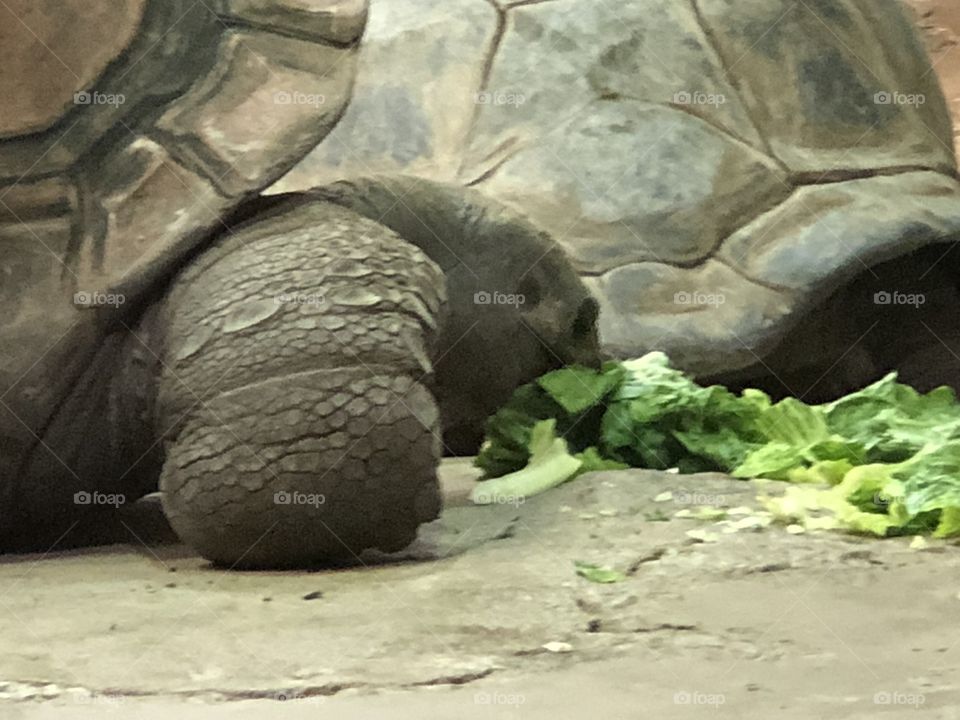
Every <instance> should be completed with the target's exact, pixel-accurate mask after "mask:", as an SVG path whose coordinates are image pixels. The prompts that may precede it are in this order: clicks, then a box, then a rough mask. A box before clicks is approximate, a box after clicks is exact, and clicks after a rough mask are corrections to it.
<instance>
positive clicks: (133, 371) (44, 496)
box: [0, 308, 162, 550]
mask: <svg viewBox="0 0 960 720" xmlns="http://www.w3.org/2000/svg"><path fill="white" fill-rule="evenodd" d="M154 318H155V311H154V309H153V308H150V309H148V310H147V312H146V313H144V315H143V316H142V317H140V318H139V321H138V322H137V324H136V325H133V324H131V323H127V322H120V323H118V324H117V325H116V326H115V327H114V328H112V329H111V330H110V332H108V333H107V334H106V335H105V336H104V337H103V339H102V341H101V342H100V344H99V346H98V347H97V349H96V350H95V352H94V353H93V354H92V357H91V358H90V361H89V362H88V363H87V365H86V367H85V369H84V370H83V371H82V372H81V374H80V375H79V377H78V379H77V380H76V382H74V383H73V384H72V385H71V386H70V389H69V391H68V393H67V394H66V396H64V397H63V398H62V399H61V401H60V403H59V404H58V406H57V407H56V409H55V410H54V412H53V415H52V416H51V418H50V420H49V422H48V423H47V425H46V427H42V428H36V429H32V432H33V433H35V434H36V435H37V436H38V440H37V441H36V442H35V443H34V444H33V446H32V448H30V449H29V450H28V451H27V454H26V455H25V457H23V458H22V459H20V460H19V462H17V463H16V465H17V467H18V468H19V469H18V470H17V471H16V472H15V477H14V478H13V479H12V482H11V483H10V492H8V493H7V494H6V495H5V497H4V507H3V508H0V514H2V515H3V517H2V528H3V529H2V531H0V532H2V533H3V534H2V535H0V550H9V549H14V550H36V549H43V550H46V549H47V548H48V547H49V545H50V544H51V543H53V542H57V541H58V540H59V545H58V547H69V546H71V545H86V544H90V543H91V542H96V541H98V540H99V539H100V536H99V535H98V534H97V533H98V531H99V529H100V528H102V527H103V526H104V523H103V522H102V521H100V520H97V521H91V522H86V521H85V520H86V519H87V518H93V517H100V516H101V515H102V514H103V513H105V512H114V511H115V508H116V506H115V505H107V504H105V503H100V504H98V502H96V501H91V502H89V503H85V502H84V501H83V498H82V497H81V498H79V499H78V497H77V493H88V494H91V495H92V494H94V493H100V494H101V495H102V496H107V495H112V496H118V499H119V500H122V502H121V503H120V504H121V505H123V504H128V503H130V502H133V501H134V500H136V499H138V498H139V497H142V496H143V495H145V494H147V493H149V492H152V491H153V490H155V489H156V487H157V480H158V477H159V469H160V458H161V452H162V448H160V447H159V446H158V445H156V444H155V443H154V438H155V437H158V436H157V435H156V433H155V429H154V421H153V408H154V403H155V398H156V384H157V377H158V372H159V360H158V357H159V355H160V348H159V339H158V334H157V332H156V322H155V319H154ZM121 496H122V497H121ZM64 533H66V535H65V536H63V537H62V538H61V536H62V535H64Z"/></svg>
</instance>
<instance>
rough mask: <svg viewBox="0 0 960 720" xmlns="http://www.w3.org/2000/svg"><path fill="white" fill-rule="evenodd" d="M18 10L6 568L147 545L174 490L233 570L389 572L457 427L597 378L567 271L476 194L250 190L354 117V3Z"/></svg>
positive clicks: (186, 522) (8, 43) (357, 3)
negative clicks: (78, 549) (571, 377)
mask: <svg viewBox="0 0 960 720" xmlns="http://www.w3.org/2000/svg"><path fill="white" fill-rule="evenodd" d="M5 10H6V11H7V12H9V13H11V14H12V15H13V16H14V18H16V20H17V22H10V23H7V24H5V25H3V28H2V29H0V48H2V50H0V57H2V59H3V62H4V68H5V72H4V74H3V75H2V76H0V92H2V93H3V96H4V98H5V102H4V105H3V108H2V109H0V296H2V298H3V301H4V305H3V307H4V316H3V319H2V321H0V551H8V552H9V551H26V550H49V549H52V548H59V547H65V546H70V545H81V544H88V543H93V542H103V541H106V540H116V539H117V537H118V536H117V534H116V533H117V531H119V532H120V537H124V539H126V540H127V541H133V540H134V538H133V537H132V536H131V534H130V532H125V530H124V528H122V527H120V525H122V524H123V522H124V520H123V516H122V514H120V513H118V512H117V510H118V508H123V507H125V506H129V505H130V504H131V503H133V502H134V501H135V500H137V499H138V498H141V497H143V496H145V495H147V494H149V493H152V492H154V491H157V490H158V489H159V491H160V492H161V493H162V503H163V509H164V511H165V513H166V515H167V517H168V518H169V520H170V523H171V525H172V527H173V529H174V530H175V531H176V532H177V534H178V535H179V536H180V537H181V538H182V539H183V540H184V541H186V542H187V543H188V544H190V545H191V546H192V547H194V548H195V549H196V550H197V551H199V552H200V553H201V554H203V555H204V556H205V557H207V558H209V559H210V560H212V561H214V562H215V563H218V564H221V565H226V566H229V567H252V568H256V567H295V566H307V565H314V564H317V563H323V562H334V561H341V560H344V559H346V560H353V559H355V558H356V557H358V556H359V554H360V553H361V552H362V551H364V550H365V549H367V548H375V549H379V550H384V551H393V550H397V549H400V548H402V547H404V546H406V545H407V544H409V543H410V542H411V541H412V540H413V538H414V537H415V535H416V532H417V528H418V526H419V525H420V524H421V523H423V522H425V521H428V520H431V519H433V518H434V517H436V516H437V514H438V512H439V510H440V495H439V489H438V482H437V474H436V470H437V463H438V460H439V455H440V452H441V450H442V447H443V436H442V435H441V426H440V423H441V422H442V423H443V426H442V427H443V430H444V431H446V432H447V444H448V447H450V449H451V450H454V449H456V447H458V446H464V445H470V444H473V445H475V444H476V443H477V442H478V439H479V435H480V433H481V423H482V420H483V418H484V417H485V416H486V415H487V414H489V413H490V412H492V411H493V410H494V409H495V408H496V406H497V405H498V404H499V403H500V402H502V401H503V400H505V399H506V398H507V397H508V396H509V394H510V393H511V392H512V391H513V389H515V387H516V386H518V385H519V384H521V383H523V382H526V381H528V380H530V379H532V378H534V377H536V376H537V375H539V374H541V373H543V372H545V371H546V370H549V369H550V368H553V367H558V366H560V365H562V364H565V363H570V362H583V363H595V362H596V361H597V357H598V345H597V334H596V318H597V312H598V306H597V303H596V301H595V300H593V299H592V298H591V297H590V295H589V293H588V291H587V290H586V288H585V286H584V284H583V282H582V281H581V280H580V278H579V277H578V276H577V275H576V273H575V272H574V270H573V269H572V267H571V266H570V265H569V262H568V260H567V259H566V257H565V256H564V255H563V253H562V251H561V250H560V249H559V247H558V246H557V244H556V243H555V242H554V241H553V240H552V239H551V238H550V237H549V235H548V234H547V233H545V232H544V231H543V230H541V229H540V228H538V227H536V226H534V225H533V224H531V223H530V222H528V221H527V220H526V219H525V218H524V217H523V216H522V215H521V214H519V213H517V212H516V211H514V210H511V209H509V208H507V207H505V206H503V205H501V204H499V203H497V202H496V201H493V200H491V199H489V198H487V197H485V196H483V195H482V194H481V193H479V192H478V191H475V190H471V189H465V188H463V187H461V186H457V185H444V184H440V183H436V182H432V181H429V180H425V179H420V178H414V177H404V176H395V177H371V178H367V179H365V180H363V181H362V183H361V182H359V181H358V182H355V183H353V184H351V185H349V186H340V187H331V188H326V189H322V188H321V189H318V190H316V191H315V192H312V193H292V194H287V195H283V196H280V197H262V196H261V195H260V192H261V191H262V190H263V189H264V188H265V187H268V186H270V185H271V184H272V183H274V182H275V181H276V180H277V179H278V178H279V177H281V176H282V175H283V174H284V173H285V172H286V171H288V170H289V169H290V168H291V167H292V166H293V165H294V164H295V163H296V162H297V161H298V160H299V159H301V158H302V157H303V156H304V155H305V154H306V153H307V152H309V150H310V149H311V148H312V147H314V146H315V145H316V144H317V143H318V142H320V141H321V140H322V139H323V138H324V137H325V136H326V135H327V134H328V133H329V132H330V130H331V129H332V128H333V127H335V126H336V124H337V122H338V121H339V120H340V118H341V117H342V115H343V113H344V110H345V108H346V107H347V105H348V103H349V101H350V98H351V92H352V87H353V82H354V75H355V69H356V64H357V57H358V50H357V48H358V43H359V38H360V37H361V35H362V32H363V29H364V27H365V22H366V16H367V6H366V0H311V1H310V2H302V0H276V1H275V2H270V3H262V2H254V1H252V0H216V2H207V3H194V2H188V1H187V0H182V1H181V0H82V1H81V0H60V1H58V2H56V3H54V2H52V0H45V1H43V2H39V3H37V2H28V0H10V2H8V3H7V5H6V8H5ZM365 195H368V196H369V197H370V198H371V203H372V204H371V206H370V207H371V208H374V207H377V208H379V207H381V206H384V205H385V204H387V198H389V205H392V206H395V207H394V208H393V209H392V210H391V211H390V212H386V211H385V212H376V213H373V212H371V211H370V210H369V209H368V211H366V212H364V210H363V209H362V208H361V207H360V206H361V205H362V200H363V197H364V196H365ZM347 197H349V198H350V202H347V201H346V200H345V198H347ZM351 203H352V204H354V205H357V206H358V209H359V211H357V210H353V209H351V208H350V207H349V205H350V204H351ZM386 210H390V208H389V207H387V208H386ZM398 233H399V234H398ZM128 530H129V528H128Z"/></svg>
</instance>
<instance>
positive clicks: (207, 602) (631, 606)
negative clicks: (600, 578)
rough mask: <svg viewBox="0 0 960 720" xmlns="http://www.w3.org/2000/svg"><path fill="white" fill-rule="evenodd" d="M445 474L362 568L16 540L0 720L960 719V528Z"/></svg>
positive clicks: (453, 470) (622, 485) (601, 483)
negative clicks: (884, 529) (872, 525)
mask: <svg viewBox="0 0 960 720" xmlns="http://www.w3.org/2000/svg"><path fill="white" fill-rule="evenodd" d="M443 474H444V479H445V488H446V495H447V498H448V505H449V506H450V507H448V509H447V510H446V511H445V513H444V516H443V518H442V519H441V520H440V521H438V522H436V523H433V524H432V525H431V526H428V527H427V528H425V529H424V531H423V532H422V536H421V539H420V540H419V541H418V543H417V544H416V545H415V546H414V547H413V548H411V549H409V550H408V551H406V552H405V553H403V554H401V555H400V556H396V557H392V558H369V559H367V560H366V561H365V564H364V565H359V566H357V567H353V568H341V569H337V570H330V571H325V572H313V573H239V572H232V573H226V572H222V571H219V570H215V569H213V568H211V567H210V566H209V565H208V564H207V563H205V562H204V561H203V560H201V559H199V558H197V557H195V556H193V555H192V554H191V553H190V552H189V551H187V550H185V549H183V548H182V547H178V546H166V547H149V548H148V547H145V546H143V545H138V544H132V545H129V546H114V547H110V548H102V549H97V550H90V551H84V552H75V553H69V554H64V555H58V556H51V557H8V558H5V559H4V560H3V562H2V563H0V636H2V638H3V653H2V654H0V717H3V718H11V720H34V719H40V718H78V719H82V718H87V717H89V718H94V717H96V718H102V717H107V718H110V717H117V718H143V719H144V720H146V719H148V718H169V717H170V716H171V715H173V714H175V715H176V717H178V718H180V719H181V720H191V719H192V718H231V719H240V718H262V717H271V718H272V717H277V718H287V717H289V718H299V717H331V718H364V719H367V718H397V719H405V718H411V719H412V718H418V719H419V718H457V719H460V718H464V719H470V718H523V720H536V719H538V718H567V717H569V718H580V717H595V716H599V717H606V718H641V717H648V716H649V717H657V718H695V717H700V716H703V717H711V718H719V717H735V718H752V717H764V718H766V717H772V716H775V717H784V718H873V717H881V718H887V717H889V718H899V717H917V713H918V712H921V713H923V717H927V718H943V719H944V720H946V719H948V718H953V719H958V720H960V629H958V628H960V625H958V623H957V617H958V614H960V546H958V545H957V544H949V543H941V542H931V543H930V544H929V546H928V547H927V548H926V549H922V550H920V549H914V548H911V547H910V542H909V540H903V539H898V540H888V541H877V540H867V539H861V538H855V537H850V536H843V535H834V534H823V535H808V534H801V535H794V534H791V533H789V532H787V531H785V529H783V528H780V527H776V526H771V527H766V528H750V527H747V526H748V525H751V523H750V522H749V521H741V522H740V526H741V529H739V531H737V532H733V530H734V527H733V526H731V525H730V524H727V525H724V524H722V523H717V522H714V523H711V522H705V521H698V520H691V519H683V518H676V517H674V515H675V513H676V512H678V511H680V510H694V511H695V510H696V509H697V508H698V507H700V506H703V505H710V506H723V507H729V508H737V507H743V506H748V507H756V502H755V496H756V493H757V490H758V488H757V486H756V485H755V484H754V483H748V482H742V481H735V480H730V479H728V478H724V477H721V476H715V475H703V476H693V477H680V476H677V475H670V474H667V473H655V472H648V471H635V470H631V471H620V472H612V473H597V474H593V475H588V476H584V477H582V478H580V479H578V480H576V481H574V482H572V483H569V484H568V485H565V486H563V487H561V488H558V489H556V490H554V491H551V492H550V493H547V494H545V495H543V496H540V497H537V498H533V499H531V500H529V501H528V502H527V503H525V504H523V505H519V506H511V505H503V506H493V507H468V506H466V505H465V504H464V497H463V496H464V493H465V491H466V490H467V489H468V487H469V483H471V482H472V477H471V475H472V470H470V469H469V468H468V467H467V466H465V465H464V464H463V463H462V462H457V461H455V462H453V463H447V464H446V465H445V467H444V472H443ZM746 512H747V511H746V510H737V511H735V513H734V514H732V515H731V516H730V517H731V519H732V520H736V519H737V518H743V517H747V518H749V517H751V516H750V515H738V514H737V513H746ZM691 531H692V536H691ZM575 561H583V562H588V563H593V564H596V565H601V566H608V567H611V568H613V569H616V570H619V571H621V572H623V573H624V574H625V576H626V577H625V579H624V580H623V581H622V582H617V583H613V584H596V583H592V582H589V581H588V580H586V579H585V578H583V577H579V576H578V575H577V574H576V572H575V568H574V562H575Z"/></svg>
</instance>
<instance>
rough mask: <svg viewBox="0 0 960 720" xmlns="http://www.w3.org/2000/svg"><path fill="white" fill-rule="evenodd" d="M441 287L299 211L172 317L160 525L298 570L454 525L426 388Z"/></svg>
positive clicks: (237, 554)
mask: <svg viewBox="0 0 960 720" xmlns="http://www.w3.org/2000/svg"><path fill="white" fill-rule="evenodd" d="M442 301H443V277H442V275H441V273H440V271H439V270H438V269H437V268H436V266H434V265H433V264H432V263H431V262H430V261H429V260H428V259H427V258H426V257H425V256H424V255H423V254H422V253H421V252H420V251H419V250H417V249H416V248H414V247H413V246H411V245H409V244H407V243H405V242H404V241H402V240H400V239H399V238H398V237H397V236H396V235H394V234H393V233H392V232H390V231H389V230H387V229H386V228H384V227H382V226H380V225H378V224H377V223H375V222H372V221H370V220H367V219H364V218H361V217H360V216H358V215H356V214H354V213H352V212H351V211H349V210H345V209H342V208H338V207H336V206H333V205H330V204H328V203H325V202H318V201H310V202H304V201H294V202H292V203H286V204H285V205H284V206H283V207H281V208H280V209H279V210H277V209H275V210H274V211H273V212H272V214H271V215H270V216H269V217H266V218H261V219H255V220H253V221H252V222H251V223H249V224H247V225H246V226H244V227H243V228H242V229H240V230H239V231H237V232H236V233H235V234H233V235H228V236H225V237H223V238H222V239H221V240H220V241H219V242H218V243H217V244H216V245H214V246H213V247H212V248H210V249H209V250H208V251H207V252H205V253H204V254H203V255H201V256H200V257H199V258H198V259H197V260H196V261H195V262H194V263H193V264H192V266H191V267H189V268H188V269H187V270H186V271H185V272H183V273H182V274H181V275H180V276H179V277H178V278H177V279H176V280H175V281H174V283H173V286H172V287H171V289H170V291H169V293H168V296H167V298H166V299H165V300H164V302H163V306H162V310H161V318H162V323H163V326H164V333H165V343H164V346H165V347H164V355H163V364H164V369H163V371H162V375H161V379H160V392H159V421H160V423H161V429H162V431H163V433H164V443H165V448H166V452H165V456H166V457H165V464H164V468H163V473H162V475H161V480H160V488H161V491H162V492H163V497H164V509H165V511H166V513H167V515H168V517H169V519H170V522H171V524H172V525H173V527H174V529H175V530H176V531H177V533H178V534H179V535H180V536H181V537H182V538H183V539H184V540H185V541H186V542H187V543H189V544H190V545H192V546H193V547H194V548H195V549H197V550H198V551H200V552H201V553H202V554H203V555H204V556H205V557H207V558H209V559H210V560H213V561H214V562H217V563H220V564H224V565H229V566H235V567H292V566H304V565H312V564H316V563H322V562H325V561H331V560H341V559H349V558H354V557H355V556H356V555H357V554H358V553H360V552H361V551H362V550H364V549H365V548H368V547H375V548H380V549H383V550H387V551H393V550H398V549H400V548H402V547H404V546H405V545H407V544H409V543H410V542H411V541H412V540H413V539H414V537H415V535H416V530H417V527H418V526H419V525H420V524H421V523H422V522H425V521H427V520H431V519H433V518H434V517H436V516H437V514H438V512H439V509H440V498H439V488H438V483H437V478H436V466H437V463H438V461H439V455H440V441H439V439H438V438H439V427H438V422H439V416H438V411H437V407H436V404H435V401H434V399H433V397H432V395H431V394H430V392H429V391H428V390H427V389H426V387H425V386H424V384H423V378H424V377H425V376H427V375H428V373H429V372H430V360H429V356H430V344H431V342H432V338H433V335H434V331H435V329H436V317H437V315H438V313H439V311H440V309H441V305H442Z"/></svg>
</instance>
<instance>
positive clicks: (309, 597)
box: [303, 590, 323, 600]
mask: <svg viewBox="0 0 960 720" xmlns="http://www.w3.org/2000/svg"><path fill="white" fill-rule="evenodd" d="M322 597H323V590H316V591H314V592H312V593H307V594H306V595H304V596H303V599H304V600H319V599H320V598H322Z"/></svg>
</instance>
